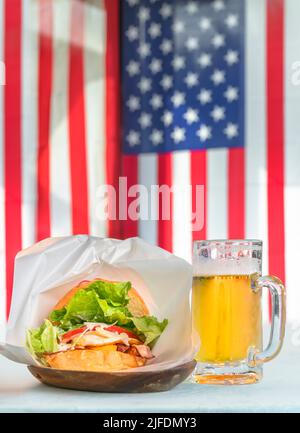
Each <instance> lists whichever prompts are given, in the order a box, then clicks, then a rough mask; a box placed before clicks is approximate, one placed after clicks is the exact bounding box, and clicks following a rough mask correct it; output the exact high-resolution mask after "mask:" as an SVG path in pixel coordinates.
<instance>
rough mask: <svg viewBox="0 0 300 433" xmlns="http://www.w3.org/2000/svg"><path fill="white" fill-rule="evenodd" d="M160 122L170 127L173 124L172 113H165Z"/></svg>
mask: <svg viewBox="0 0 300 433" xmlns="http://www.w3.org/2000/svg"><path fill="white" fill-rule="evenodd" d="M161 120H162V122H163V123H164V125H165V126H166V127H167V126H170V125H171V124H172V123H173V113H172V112H171V111H167V110H166V111H165V112H164V114H163V116H162V118H161Z"/></svg>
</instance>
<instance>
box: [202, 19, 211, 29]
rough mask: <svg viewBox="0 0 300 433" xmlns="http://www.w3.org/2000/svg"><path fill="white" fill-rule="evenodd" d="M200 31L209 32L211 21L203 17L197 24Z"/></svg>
mask: <svg viewBox="0 0 300 433" xmlns="http://www.w3.org/2000/svg"><path fill="white" fill-rule="evenodd" d="M199 26H200V29H201V30H203V31H206V30H209V29H210V28H211V21H210V19H209V18H207V17H203V18H202V19H201V21H200V23H199Z"/></svg>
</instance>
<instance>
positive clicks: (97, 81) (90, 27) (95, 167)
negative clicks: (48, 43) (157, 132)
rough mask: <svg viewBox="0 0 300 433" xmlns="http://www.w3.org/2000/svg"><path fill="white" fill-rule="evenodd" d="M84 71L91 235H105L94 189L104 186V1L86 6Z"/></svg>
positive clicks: (96, 1) (104, 225) (104, 227)
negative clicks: (99, 217) (98, 216)
mask: <svg viewBox="0 0 300 433" xmlns="http://www.w3.org/2000/svg"><path fill="white" fill-rule="evenodd" d="M84 32H85V33H84V47H85V50H84V68H85V69H84V71H85V108H86V110H85V111H86V142H87V168H88V170H87V171H88V197H89V215H90V233H91V234H93V235H98V236H106V223H105V221H101V220H99V219H98V218H97V205H98V198H97V188H98V187H99V186H100V185H105V184H106V166H105V146H106V140H105V116H106V113H105V54H106V46H105V45H106V39H105V37H106V17H105V10H104V7H103V2H102V1H101V0H94V1H93V2H89V3H87V2H86V4H85V21H84Z"/></svg>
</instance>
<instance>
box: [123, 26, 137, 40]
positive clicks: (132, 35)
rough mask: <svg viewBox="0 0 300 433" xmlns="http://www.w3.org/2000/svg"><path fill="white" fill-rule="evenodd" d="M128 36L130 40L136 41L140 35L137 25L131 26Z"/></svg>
mask: <svg viewBox="0 0 300 433" xmlns="http://www.w3.org/2000/svg"><path fill="white" fill-rule="evenodd" d="M126 36H127V38H128V39H129V40H130V42H133V41H135V40H136V39H138V37H139V30H138V28H137V27H135V26H129V27H128V29H127V31H126Z"/></svg>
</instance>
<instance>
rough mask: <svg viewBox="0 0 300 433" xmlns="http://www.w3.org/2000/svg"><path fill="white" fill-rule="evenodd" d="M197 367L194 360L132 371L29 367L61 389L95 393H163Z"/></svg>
mask: <svg viewBox="0 0 300 433" xmlns="http://www.w3.org/2000/svg"><path fill="white" fill-rule="evenodd" d="M195 366H196V362H195V361H190V362H187V363H185V364H182V365H178V366H177V367H174V368H170V369H168V370H162V371H156V372H147V371H144V372H143V371H141V372H139V371H137V372H131V373H128V372H119V373H102V372H100V373H98V372H92V371H87V372H86V371H85V372H83V371H70V370H56V369H54V368H47V367H39V366H36V365H35V366H34V365H30V366H28V370H29V371H30V372H31V374H32V375H33V376H34V377H35V378H36V379H38V380H39V381H40V382H42V383H44V384H46V385H50V386H56V387H58V388H67V389H77V390H81V391H94V392H159V391H168V390H169V389H172V388H174V386H176V385H178V384H179V383H181V382H183V381H184V380H185V379H186V378H187V377H188V376H189V375H190V374H191V373H192V372H193V370H194V368H195Z"/></svg>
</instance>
